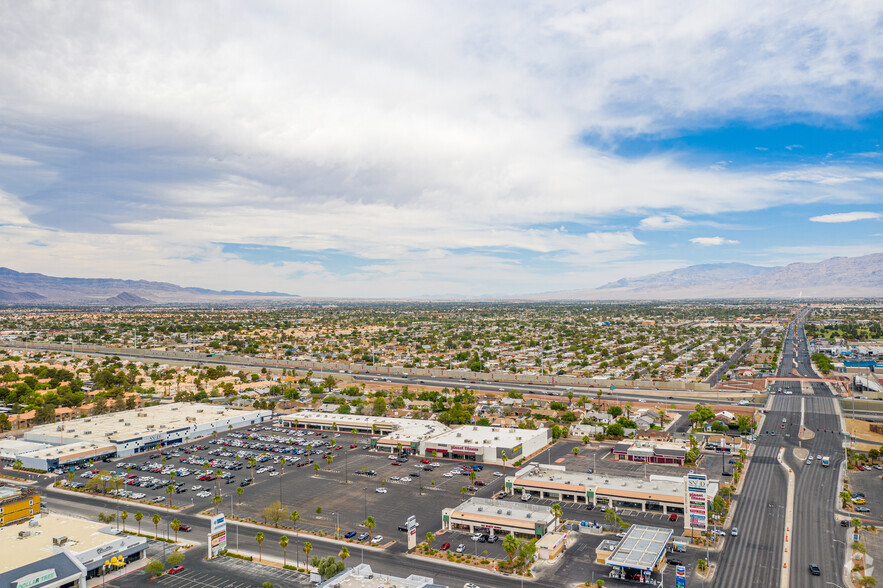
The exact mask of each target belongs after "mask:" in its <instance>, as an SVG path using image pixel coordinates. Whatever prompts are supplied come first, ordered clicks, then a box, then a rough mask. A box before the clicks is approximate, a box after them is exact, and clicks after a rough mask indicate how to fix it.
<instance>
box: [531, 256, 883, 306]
mask: <svg viewBox="0 0 883 588" xmlns="http://www.w3.org/2000/svg"><path fill="white" fill-rule="evenodd" d="M800 297H803V298H852V297H854V298H883V253H872V254H870V255H863V256H861V257H832V258H831V259H826V260H825V261H820V262H818V263H791V264H788V265H784V266H778V267H763V266H756V265H749V264H744V263H720V264H701V265H691V266H689V267H685V268H680V269H676V270H672V271H668V272H661V273H655V274H648V275H646V276H640V277H637V278H623V279H621V280H617V281H615V282H610V283H608V284H604V285H603V286H600V287H598V288H585V289H580V290H568V291H563V292H544V293H541V294H534V295H531V296H524V297H519V298H522V299H528V300H660V299H661V300H670V299H671V300H674V299H681V300H683V299H695V298H717V299H720V298H800Z"/></svg>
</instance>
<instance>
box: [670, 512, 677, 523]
mask: <svg viewBox="0 0 883 588" xmlns="http://www.w3.org/2000/svg"><path fill="white" fill-rule="evenodd" d="M668 520H670V521H676V520H678V515H676V514H674V513H671V514H670V515H668Z"/></svg>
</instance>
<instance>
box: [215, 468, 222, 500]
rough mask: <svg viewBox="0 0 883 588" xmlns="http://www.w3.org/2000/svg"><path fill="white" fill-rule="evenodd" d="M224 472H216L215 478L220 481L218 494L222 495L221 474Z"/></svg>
mask: <svg viewBox="0 0 883 588" xmlns="http://www.w3.org/2000/svg"><path fill="white" fill-rule="evenodd" d="M222 473H223V472H222V471H221V470H215V478H217V479H218V494H220V493H221V474H222Z"/></svg>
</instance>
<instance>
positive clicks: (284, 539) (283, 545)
mask: <svg viewBox="0 0 883 588" xmlns="http://www.w3.org/2000/svg"><path fill="white" fill-rule="evenodd" d="M279 547H281V548H282V567H285V563H286V561H287V560H286V553H287V550H288V537H286V536H285V535H282V537H280V538H279Z"/></svg>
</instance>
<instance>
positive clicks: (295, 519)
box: [288, 510, 300, 533]
mask: <svg viewBox="0 0 883 588" xmlns="http://www.w3.org/2000/svg"><path fill="white" fill-rule="evenodd" d="M288 518H289V519H291V527H292V529H294V532H295V533H297V522H298V521H299V520H300V513H299V512H297V511H296V510H293V511H291V514H289V515H288Z"/></svg>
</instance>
